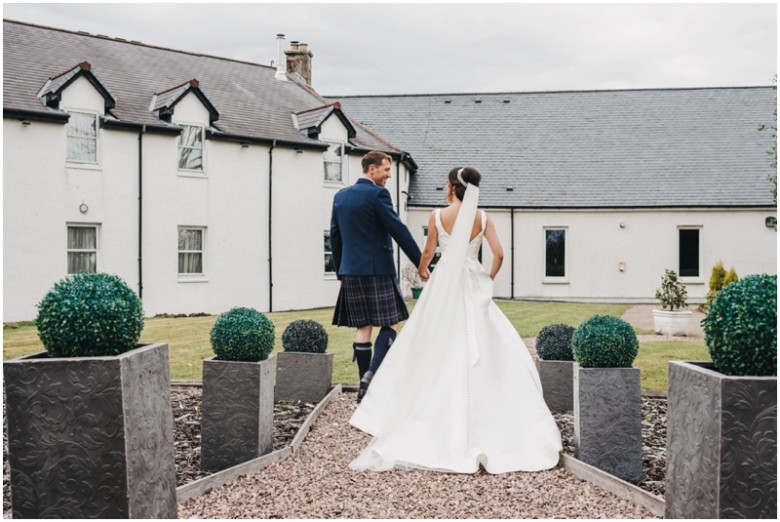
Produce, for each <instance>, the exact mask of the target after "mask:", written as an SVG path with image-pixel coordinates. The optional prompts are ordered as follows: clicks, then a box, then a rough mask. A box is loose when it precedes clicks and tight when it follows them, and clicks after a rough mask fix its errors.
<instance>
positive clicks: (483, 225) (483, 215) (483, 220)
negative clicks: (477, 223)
mask: <svg viewBox="0 0 780 522" xmlns="http://www.w3.org/2000/svg"><path fill="white" fill-rule="evenodd" d="M480 212H481V213H482V232H484V231H485V227H487V214H485V211H484V210H480Z"/></svg>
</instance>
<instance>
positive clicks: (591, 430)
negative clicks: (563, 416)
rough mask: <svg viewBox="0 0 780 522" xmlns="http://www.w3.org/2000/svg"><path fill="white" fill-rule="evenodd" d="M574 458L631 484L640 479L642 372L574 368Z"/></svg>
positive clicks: (636, 369)
mask: <svg viewBox="0 0 780 522" xmlns="http://www.w3.org/2000/svg"><path fill="white" fill-rule="evenodd" d="M574 444H575V446H576V457H577V458H578V459H579V460H581V461H583V462H585V463H587V464H590V465H592V466H595V467H597V468H599V469H601V470H604V471H606V472H607V473H611V474H612V475H615V476H616V477H618V478H621V479H623V480H627V481H629V482H638V481H639V480H640V479H641V478H642V392H641V389H640V387H639V369H638V368H582V367H580V365H578V364H576V363H575V366H574Z"/></svg>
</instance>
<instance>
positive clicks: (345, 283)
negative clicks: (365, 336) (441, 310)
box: [333, 274, 409, 328]
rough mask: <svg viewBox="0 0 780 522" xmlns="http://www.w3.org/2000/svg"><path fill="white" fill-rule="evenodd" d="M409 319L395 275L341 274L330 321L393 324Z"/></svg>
mask: <svg viewBox="0 0 780 522" xmlns="http://www.w3.org/2000/svg"><path fill="white" fill-rule="evenodd" d="M408 318H409V310H407V309H406V303H404V298H403V296H402V295H401V288H400V286H399V285H398V279H397V278H396V276H394V275H389V274H388V275H370V276H350V275H345V276H342V278H341V290H339V297H338V299H337V300H336V308H335V310H334V311H333V324H335V325H337V326H349V327H352V328H362V327H364V326H392V325H394V324H397V323H400V322H401V321H405V320H406V319H408Z"/></svg>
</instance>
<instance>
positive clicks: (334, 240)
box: [330, 178, 422, 276]
mask: <svg viewBox="0 0 780 522" xmlns="http://www.w3.org/2000/svg"><path fill="white" fill-rule="evenodd" d="M391 237H392V239H395V242H396V243H398V246H400V247H401V250H403V251H404V253H405V254H406V255H407V257H408V258H409V259H410V260H411V261H412V263H414V265H415V266H418V265H419V264H420V257H421V255H422V254H421V252H420V248H419V247H418V246H417V243H415V241H414V238H412V234H411V233H410V232H409V229H408V228H406V225H404V224H403V223H402V222H401V220H400V219H399V218H398V214H396V213H395V210H393V201H392V199H391V198H390V192H388V191H387V189H386V188H384V187H380V186H377V185H375V184H374V183H373V182H372V181H371V180H370V179H367V178H360V179H359V180H357V183H355V184H354V185H352V186H351V187H347V188H344V189H341V190H339V191H338V192H337V193H336V195H335V196H334V197H333V213H332V215H331V220H330V246H331V249H332V250H333V261H334V263H335V265H336V273H337V274H338V275H339V276H343V275H387V274H390V275H395V274H396V272H395V262H394V261H393V243H392V240H391Z"/></svg>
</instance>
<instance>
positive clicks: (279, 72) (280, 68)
mask: <svg viewBox="0 0 780 522" xmlns="http://www.w3.org/2000/svg"><path fill="white" fill-rule="evenodd" d="M286 70H287V65H286V63H285V59H284V35H283V34H277V35H276V79H277V80H284V81H287V74H285V71H286Z"/></svg>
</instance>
